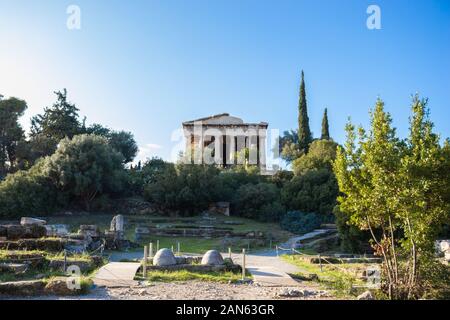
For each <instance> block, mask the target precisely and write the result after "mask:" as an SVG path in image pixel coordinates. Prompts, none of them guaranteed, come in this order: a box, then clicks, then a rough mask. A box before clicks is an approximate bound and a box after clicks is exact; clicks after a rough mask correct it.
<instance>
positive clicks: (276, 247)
mask: <svg viewBox="0 0 450 320" xmlns="http://www.w3.org/2000/svg"><path fill="white" fill-rule="evenodd" d="M275 250H277V257H278V245H276V246H275Z"/></svg>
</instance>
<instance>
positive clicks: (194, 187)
mask: <svg viewBox="0 0 450 320" xmlns="http://www.w3.org/2000/svg"><path fill="white" fill-rule="evenodd" d="M218 174H219V170H218V169H217V168H215V167H214V166H207V165H205V166H200V165H192V164H179V165H177V166H174V165H168V166H166V167H165V168H162V169H161V170H159V171H158V172H155V173H154V177H153V180H152V181H151V182H150V183H148V184H147V185H146V186H145V187H144V198H145V199H146V200H147V201H150V202H153V203H154V204H156V205H158V206H160V207H161V208H162V209H164V210H172V211H179V212H180V213H182V214H188V215H192V214H195V213H200V212H201V211H202V210H206V209H207V208H208V207H209V205H210V204H211V203H212V202H215V201H219V199H220V196H221V194H220V190H221V186H220V180H219V179H218Z"/></svg>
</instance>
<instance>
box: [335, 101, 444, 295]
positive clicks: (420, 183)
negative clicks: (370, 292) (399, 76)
mask: <svg viewBox="0 0 450 320" xmlns="http://www.w3.org/2000/svg"><path fill="white" fill-rule="evenodd" d="M426 103H427V101H426V100H419V99H418V97H417V96H416V97H414V100H413V103H412V111H413V115H412V117H411V120H410V133H409V137H408V139H406V140H405V141H400V140H399V139H398V138H397V137H396V134H395V129H394V128H392V125H391V123H392V120H391V117H390V115H389V114H388V113H386V112H385V111H384V103H383V102H382V101H381V100H378V101H377V103H376V105H375V109H374V111H373V112H372V113H371V129H370V131H369V133H366V132H365V131H364V130H363V129H362V128H360V129H359V133H358V144H357V143H356V137H357V135H356V132H355V128H354V126H353V125H352V124H350V123H349V124H348V125H347V128H346V130H347V142H346V144H345V146H344V148H341V147H339V148H338V152H337V157H336V161H335V163H334V171H335V173H336V177H337V180H338V183H339V190H340V191H341V193H342V196H340V197H339V198H338V199H339V210H340V211H341V212H342V213H344V214H347V215H348V216H349V222H350V223H351V224H353V225H355V226H357V227H358V228H360V229H361V230H368V231H369V232H370V233H371V236H372V241H373V243H372V245H373V248H374V250H375V252H376V253H377V254H379V255H381V256H382V257H383V260H384V263H383V289H384V290H385V291H386V293H387V294H388V295H389V297H390V298H393V299H394V298H400V299H405V298H415V297H418V296H419V295H420V290H421V289H423V284H424V283H425V282H426V281H425V280H426V276H425V275H426V273H427V272H426V270H427V269H426V267H427V266H429V265H430V263H431V262H430V261H431V260H430V256H431V255H432V250H433V249H432V245H431V244H432V242H433V240H434V235H435V230H439V227H440V226H441V225H442V224H443V221H448V218H449V203H448V202H447V201H446V200H445V199H446V198H445V197H446V195H445V193H446V190H447V191H448V184H449V180H445V178H446V175H445V174H442V173H443V172H444V171H443V169H444V168H447V169H448V159H446V157H445V156H444V151H443V148H441V147H440V145H439V142H438V141H439V140H438V137H437V136H436V135H435V134H434V133H433V132H432V123H431V122H430V121H429V119H428V117H427V115H428V111H427V109H426ZM377 231H378V232H377ZM431 264H432V263H431Z"/></svg>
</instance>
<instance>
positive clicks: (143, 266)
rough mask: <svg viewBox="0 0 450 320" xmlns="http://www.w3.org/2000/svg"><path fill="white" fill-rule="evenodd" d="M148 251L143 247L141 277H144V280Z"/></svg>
mask: <svg viewBox="0 0 450 320" xmlns="http://www.w3.org/2000/svg"><path fill="white" fill-rule="evenodd" d="M147 254H148V250H147V246H144V261H143V262H142V275H143V276H144V278H146V277H147V259H148V256H147Z"/></svg>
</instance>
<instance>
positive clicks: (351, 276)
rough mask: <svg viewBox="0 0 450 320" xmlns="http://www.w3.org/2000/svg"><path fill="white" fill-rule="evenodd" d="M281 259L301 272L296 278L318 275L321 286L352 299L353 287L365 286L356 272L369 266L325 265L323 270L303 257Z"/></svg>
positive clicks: (295, 275) (295, 274) (357, 264)
mask: <svg viewBox="0 0 450 320" xmlns="http://www.w3.org/2000/svg"><path fill="white" fill-rule="evenodd" d="M281 258H282V259H283V260H284V261H286V262H288V263H291V264H293V265H295V266H296V267H298V268H299V269H300V270H301V271H300V272H299V273H294V274H293V276H294V277H298V278H305V277H308V276H309V275H311V274H316V275H317V277H318V282H319V284H321V285H322V286H323V287H324V288H326V289H328V290H333V291H334V293H335V295H336V296H338V297H344V298H352V297H354V296H355V293H354V291H353V290H352V288H353V286H354V285H356V286H363V285H364V284H365V282H364V281H363V280H361V279H358V278H357V277H356V272H357V271H358V270H361V269H365V268H366V267H367V266H368V265H367V264H359V263H355V264H339V265H337V266H334V265H329V264H325V263H324V264H322V270H321V269H320V265H319V264H313V263H310V262H309V261H307V259H305V258H303V257H301V256H297V255H282V256H281ZM337 267H339V268H340V269H338V268H337ZM342 269H344V270H346V271H344V270H342Z"/></svg>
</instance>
